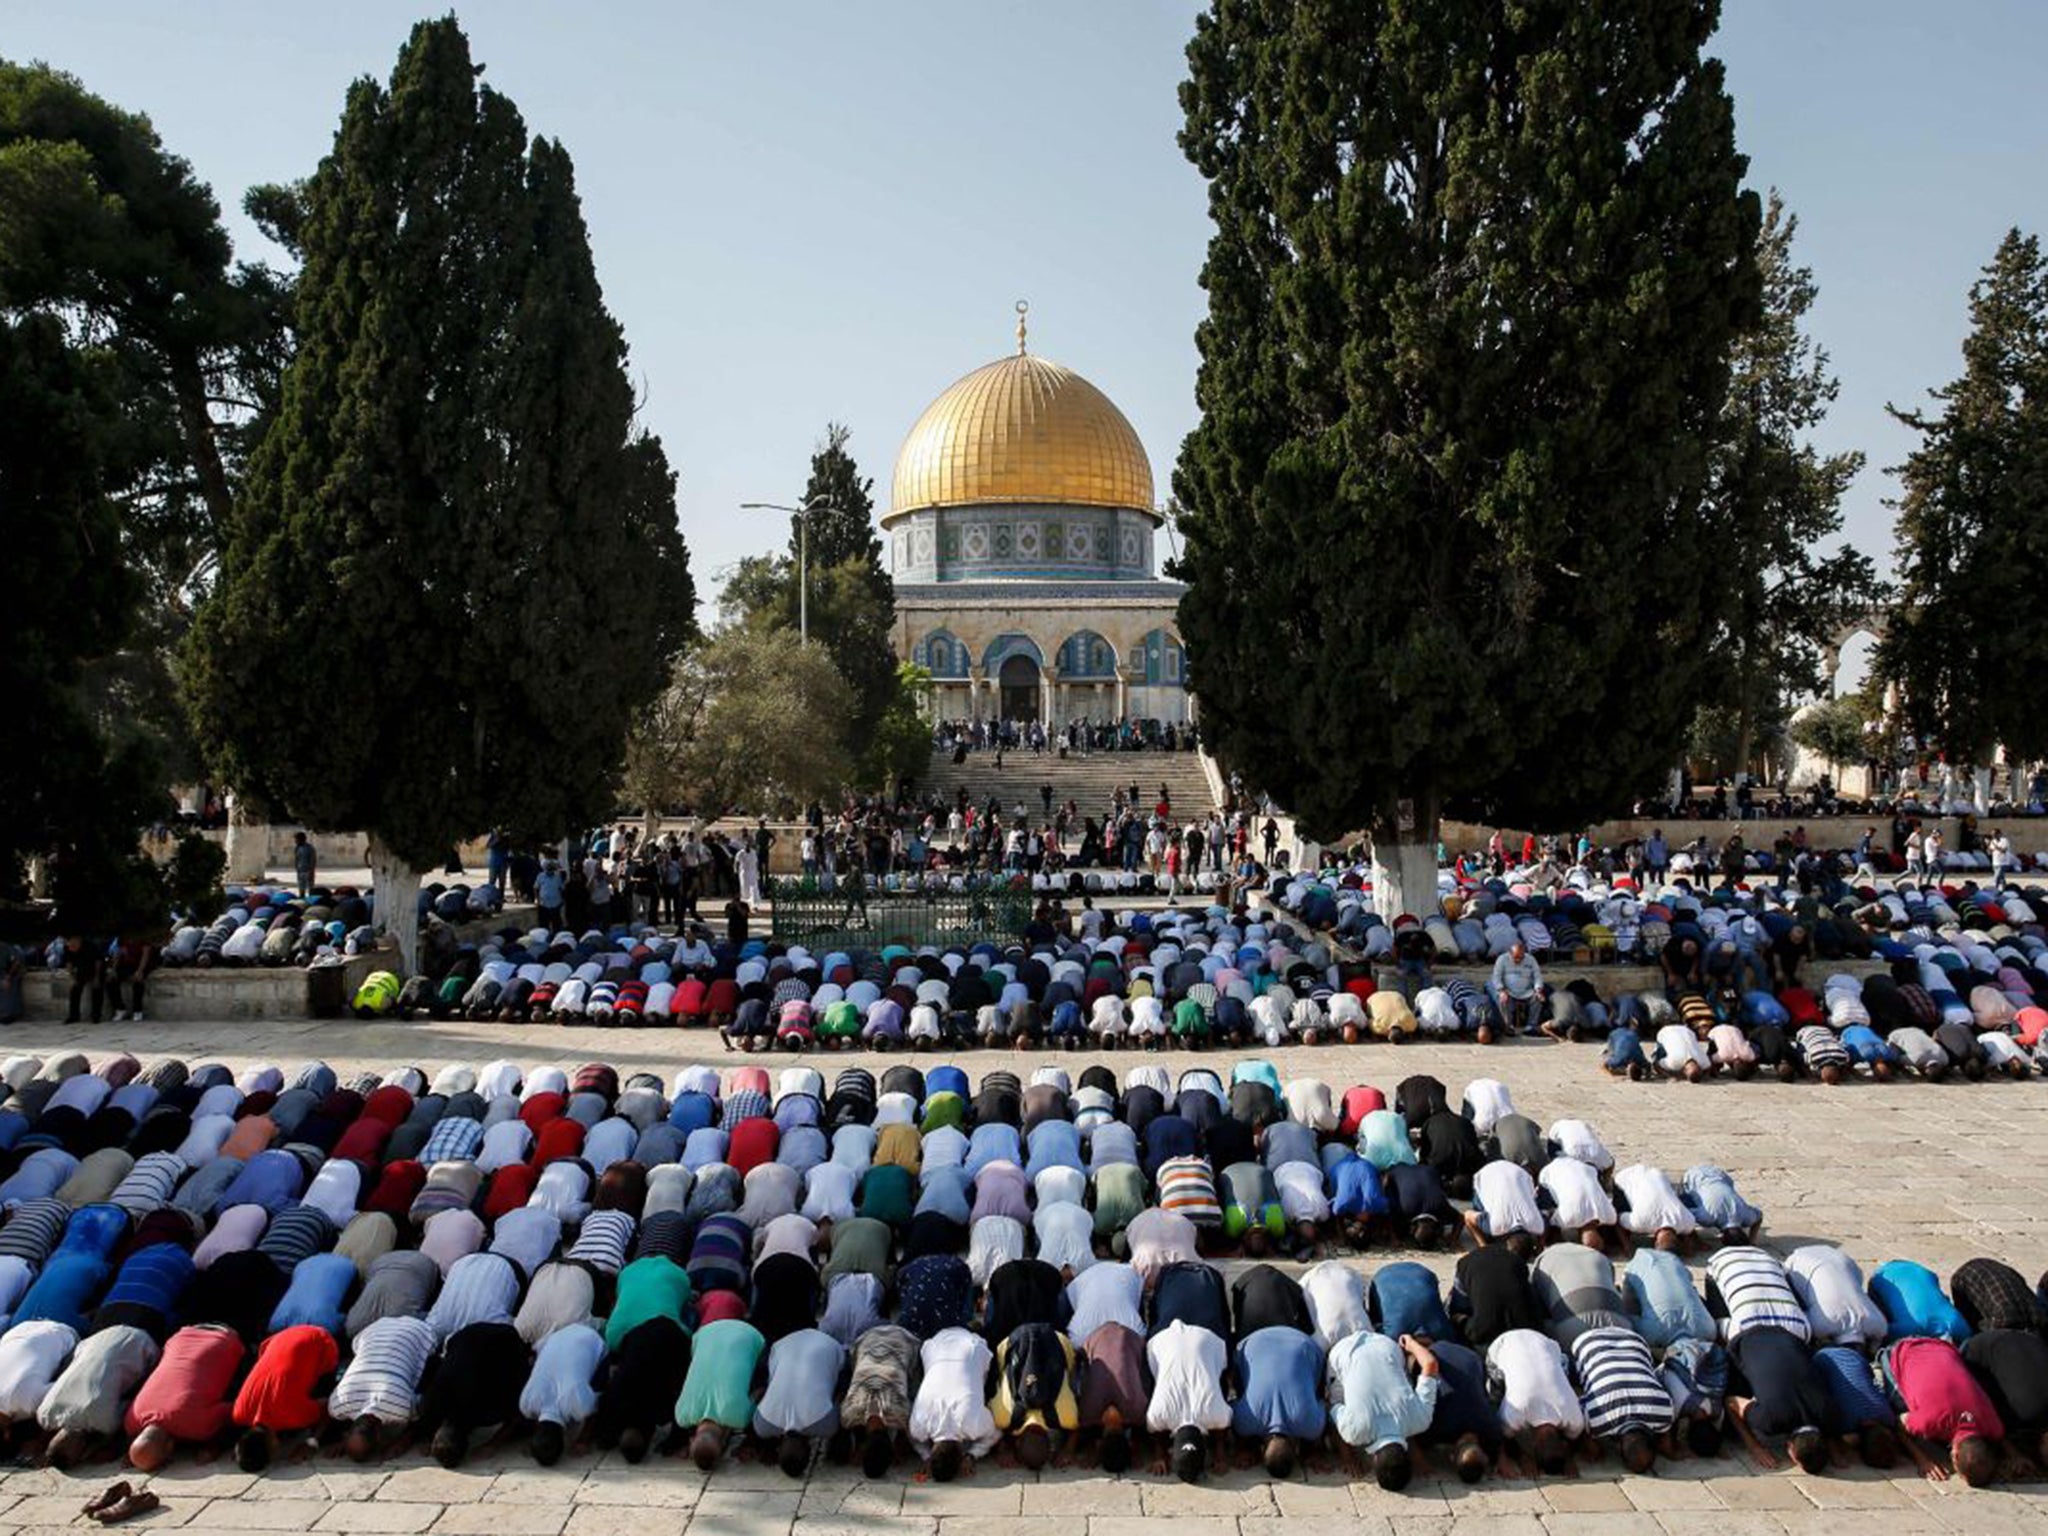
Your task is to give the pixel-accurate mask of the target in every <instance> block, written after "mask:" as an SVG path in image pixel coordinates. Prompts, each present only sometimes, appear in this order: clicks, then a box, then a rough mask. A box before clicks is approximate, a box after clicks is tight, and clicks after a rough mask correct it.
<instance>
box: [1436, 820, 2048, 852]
mask: <svg viewBox="0 0 2048 1536" xmlns="http://www.w3.org/2000/svg"><path fill="white" fill-rule="evenodd" d="M1920 821H1921V824H1922V825H1923V826H1938V827H1939V828H1940V829H1941V835H1942V838H1943V840H1944V841H1945V842H1946V843H1947V845H1948V848H1949V851H1950V852H1954V851H1955V850H1956V849H1957V848H1958V847H1959V846H1960V845H1961V841H1962V826H1963V824H1962V818H1961V817H1959V816H1925V817H1921V818H1920ZM1891 826H1892V822H1891V817H1889V816H1823V817H1813V818H1809V819H1805V820H1802V819H1800V818H1799V817H1796V816H1795V817H1785V818H1777V817H1766V818H1761V819H1758V820H1755V821H1734V820H1729V821H1661V820H1658V819H1657V818H1655V817H1623V818H1619V819H1616V820H1613V821H1601V822H1595V823H1594V824H1593V841H1594V842H1596V843H1599V844H1602V845H1604V846H1606V847H1610V848H1619V847H1620V846H1621V845H1622V844H1623V843H1627V842H1631V841H1633V840H1635V839H1638V838H1647V837H1649V835H1650V834H1651V833H1652V832H1654V831H1657V830H1659V829H1662V831H1663V833H1664V840H1665V841H1666V842H1667V843H1669V844H1670V845H1671V846H1672V847H1673V848H1674V849H1676V848H1679V847H1681V846H1683V845H1684V844H1686V843H1689V842H1691V841H1692V840H1693V839H1694V838H1696V837H1704V838H1706V840H1707V842H1708V843H1709V844H1710V845H1712V846H1713V847H1715V848H1719V847H1720V846H1721V844H1722V843H1724V842H1726V841H1727V840H1728V838H1729V837H1730V836H1731V835H1732V834H1734V833H1737V832H1740V833H1741V834H1742V841H1743V843H1744V844H1745V845H1746V846H1747V847H1749V848H1751V849H1758V848H1762V849H1766V850H1768V849H1769V848H1770V847H1771V845H1772V844H1773V843H1775V842H1776V841H1777V840H1778V838H1779V837H1780V836H1781V835H1783V836H1789V835H1790V834H1791V832H1792V831H1793V829H1794V828H1796V827H1804V828H1805V829H1806V840H1807V842H1808V843H1810V844H1812V845H1813V846H1814V847H1816V848H1854V847H1855V846H1856V840H1857V839H1858V838H1860V837H1862V836H1863V832H1864V829H1865V828H1866V827H1867V828H1870V829H1872V830H1873V831H1874V832H1875V833H1876V837H1875V839H1874V841H1875V842H1876V845H1877V846H1878V847H1879V848H1881V849H1887V850H1889V849H1890V847H1891ZM1994 828H2003V829H2004V831H2005V835H2006V836H2007V837H2009V838H2011V839H2012V846H2013V851H2014V852H2015V853H2023V854H2035V853H2048V816H1984V817H1980V818H1978V821H1977V834H1978V836H1980V837H1989V836H1990V835H1991V833H1992V830H1993V829H1994ZM1500 831H1501V835H1502V836H1503V837H1505V838H1506V839H1507V840H1508V842H1509V843H1510V844H1511V845H1512V846H1514V847H1516V848H1519V847H1520V846H1521V842H1522V839H1523V838H1524V837H1526V836H1527V835H1528V834H1529V831H1530V829H1529V828H1527V827H1502V828H1501V829H1500ZM1493 832H1494V829H1493V828H1492V827H1489V826H1484V825H1481V824H1480V823H1478V822H1470V821H1447V822H1445V823H1444V824H1443V833H1442V836H1443V842H1444V846H1445V847H1446V848H1448V849H1450V850H1451V852H1452V853H1453V854H1454V855H1455V854H1458V853H1462V852H1464V851H1465V850H1466V849H1468V848H1484V847H1485V846H1486V843H1487V839H1489V838H1490V837H1492V836H1493ZM1536 835H1537V837H1539V838H1541V837H1542V836H1543V834H1542V833H1541V832H1538V833H1537V834H1536Z"/></svg>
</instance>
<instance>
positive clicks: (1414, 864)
mask: <svg viewBox="0 0 2048 1536" xmlns="http://www.w3.org/2000/svg"><path fill="white" fill-rule="evenodd" d="M1412 803H1413V807H1414V809H1413V811H1412V813H1411V814H1410V815H1408V816H1405V817H1404V816H1402V815H1401V813H1400V810H1399V808H1398V807H1395V808H1392V809H1391V811H1390V813H1389V814H1387V815H1385V816H1383V817H1382V818H1381V819H1380V822H1379V824H1378V825H1376V826H1375V827H1374V828H1373V836H1372V909H1373V911H1375V912H1377V913H1378V914H1379V916H1380V920H1381V921H1382V922H1385V923H1392V922H1393V920H1394V919H1395V918H1396V917H1399V916H1401V915H1402V914H1403V913H1407V914H1410V915H1412V916H1415V917H1428V916H1430V915H1431V914H1432V913H1434V912H1436V911H1437V910H1438V907H1437V902H1438V901H1439V899H1440V898H1439V895H1438V889H1437V864H1436V843H1437V813H1436V800H1435V797H1434V796H1433V795H1432V796H1421V795H1418V796H1417V797H1416V798H1415V800H1414V801H1413V802H1412Z"/></svg>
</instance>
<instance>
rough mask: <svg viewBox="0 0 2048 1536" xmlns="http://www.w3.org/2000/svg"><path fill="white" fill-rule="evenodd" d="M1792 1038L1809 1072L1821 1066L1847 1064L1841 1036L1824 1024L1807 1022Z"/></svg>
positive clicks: (1816, 1070) (1845, 1065)
mask: <svg viewBox="0 0 2048 1536" xmlns="http://www.w3.org/2000/svg"><path fill="white" fill-rule="evenodd" d="M1792 1038H1793V1042H1794V1044H1796V1045H1797V1046H1798V1048H1799V1054H1800V1056H1801V1057H1803V1058H1804V1059H1805V1062H1806V1070H1807V1071H1809V1072H1818V1071H1820V1070H1821V1068H1823V1067H1847V1066H1848V1065H1849V1052H1848V1049H1847V1047H1845V1046H1844V1045H1843V1044H1842V1040H1841V1037H1840V1036H1839V1035H1837V1034H1836V1033H1835V1032H1834V1031H1833V1030H1832V1029H1829V1028H1828V1027H1827V1025H1825V1024H1809V1025H1807V1026H1806V1027H1805V1028H1804V1029H1802V1030H1800V1031H1799V1033H1798V1034H1796V1035H1794V1036H1793V1037H1792Z"/></svg>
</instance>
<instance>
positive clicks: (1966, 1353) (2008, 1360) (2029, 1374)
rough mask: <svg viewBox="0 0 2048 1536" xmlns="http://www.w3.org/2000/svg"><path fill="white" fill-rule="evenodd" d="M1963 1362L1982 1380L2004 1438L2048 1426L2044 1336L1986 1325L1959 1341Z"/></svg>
mask: <svg viewBox="0 0 2048 1536" xmlns="http://www.w3.org/2000/svg"><path fill="white" fill-rule="evenodd" d="M1963 1362H1964V1363H1965V1364H1966V1365H1968V1366H1969V1368H1970V1373H1971V1374H1972V1375H1973V1376H1975V1377H1976V1378H1977V1380H1978V1381H1980V1382H1981V1383H1983V1386H1984V1391H1985V1392H1986V1394H1987V1395H1989V1397H1990V1398H1991V1403H1992V1406H1993V1407H1995V1408H1996V1409H1997V1410H1998V1417H1999V1419H2000V1420H2001V1421H2002V1422H2003V1423H2004V1425H2005V1433H2006V1436H2007V1438H2008V1439H2010V1438H2011V1437H2012V1436H2014V1435H2019V1434H2025V1435H2028V1436H2039V1435H2040V1434H2041V1432H2042V1431H2043V1430H2048V1340H2044V1339H2043V1338H2042V1337H2041V1335H2039V1334H2038V1333H2030V1332H2026V1331H2023V1330H2021V1329H2016V1328H1987V1329H1985V1330H1984V1331H1983V1332H1982V1333H1976V1334H1972V1335H1971V1336H1970V1337H1969V1338H1967V1339H1965V1340H1964V1341H1963Z"/></svg>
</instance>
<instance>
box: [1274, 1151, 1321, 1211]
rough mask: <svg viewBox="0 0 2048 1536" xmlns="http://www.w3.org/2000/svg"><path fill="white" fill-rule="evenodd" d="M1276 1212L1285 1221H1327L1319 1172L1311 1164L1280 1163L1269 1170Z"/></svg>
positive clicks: (1318, 1169) (1317, 1168)
mask: <svg viewBox="0 0 2048 1536" xmlns="http://www.w3.org/2000/svg"><path fill="white" fill-rule="evenodd" d="M1273 1186H1274V1188H1275V1189H1276V1190H1278V1191H1279V1195H1280V1210H1281V1212H1282V1214H1284V1215H1285V1216H1286V1218H1287V1219H1288V1220H1289V1221H1327V1220H1328V1219H1329V1216H1330V1197H1329V1194H1328V1193H1327V1192H1326V1191H1325V1190H1324V1188H1323V1170H1322V1169H1321V1168H1319V1167H1317V1166H1316V1165H1315V1164H1314V1163H1282V1164H1281V1165H1280V1166H1279V1167H1278V1168H1275V1169H1274V1170H1273Z"/></svg>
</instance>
